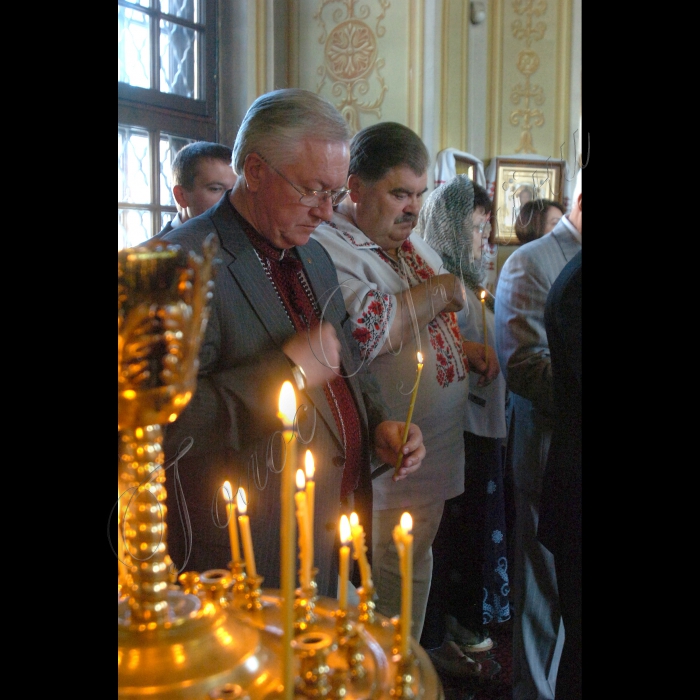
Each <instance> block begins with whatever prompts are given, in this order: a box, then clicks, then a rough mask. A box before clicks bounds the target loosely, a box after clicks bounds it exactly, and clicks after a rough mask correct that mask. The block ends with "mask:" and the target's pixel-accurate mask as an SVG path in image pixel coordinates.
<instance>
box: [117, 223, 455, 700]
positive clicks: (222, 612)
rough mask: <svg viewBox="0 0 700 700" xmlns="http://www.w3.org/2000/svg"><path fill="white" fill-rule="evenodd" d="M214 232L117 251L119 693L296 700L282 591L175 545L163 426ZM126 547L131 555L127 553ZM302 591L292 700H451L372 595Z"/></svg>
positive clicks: (198, 319) (191, 350)
mask: <svg viewBox="0 0 700 700" xmlns="http://www.w3.org/2000/svg"><path fill="white" fill-rule="evenodd" d="M216 240H217V239H216V238H215V237H214V236H211V237H210V238H209V239H208V240H207V242H206V243H205V245H204V247H203V250H202V254H201V255H195V254H194V253H190V252H185V251H182V250H181V249H180V248H179V247H178V246H172V245H167V244H164V243H162V242H160V241H156V240H153V241H151V242H149V243H148V244H147V245H144V246H140V247H138V248H134V249H128V250H125V251H120V252H119V375H118V379H119V426H118V427H119V460H118V466H119V470H118V473H119V476H118V486H119V502H118V508H117V511H118V525H119V528H120V537H121V533H122V532H123V548H122V546H121V544H120V551H119V559H120V562H121V564H120V566H119V573H118V589H119V597H118V659H119V664H118V697H119V698H120V700H131V699H132V698H137V697H146V696H147V697H149V699H150V700H287V698H289V697H290V693H289V689H285V688H284V687H283V685H282V682H281V680H280V679H281V678H282V675H283V669H282V640H283V638H284V634H283V631H284V630H283V627H282V618H283V611H282V597H281V596H280V591H279V590H269V589H264V588H262V583H263V578H262V577H261V576H248V575H246V571H245V564H244V562H237V563H236V565H235V566H234V565H233V564H229V567H228V568H227V569H211V570H209V571H204V572H195V571H186V572H183V573H181V574H179V575H178V574H177V571H176V570H175V568H174V566H173V563H172V561H171V560H170V557H169V555H168V551H167V534H168V533H167V526H166V522H165V514H166V512H167V506H166V491H165V477H164V473H163V462H164V458H163V451H162V443H163V428H162V426H164V425H166V424H167V423H169V422H171V421H173V420H175V418H176V417H177V416H178V415H179V414H180V412H181V411H182V410H183V408H184V407H185V406H186V405H187V403H188V402H189V400H190V398H191V396H192V393H193V392H194V390H195V380H196V375H197V368H198V361H197V357H198V349H199V344H200V342H201V340H202V338H203V335H204V330H205V327H206V322H207V318H208V303H209V300H210V298H211V293H212V291H211V290H212V285H213V261H214V258H215V255H216V253H217V250H218V246H217V243H216ZM122 549H123V551H122ZM315 575H316V570H314V572H313V581H312V585H310V586H308V587H306V588H304V589H298V591H297V599H296V605H295V635H294V638H293V640H292V645H293V650H294V671H295V674H294V675H295V679H296V681H295V684H294V689H293V692H292V695H293V697H294V700H304V699H305V698H328V699H329V700H385V698H388V697H390V696H395V697H404V698H412V699H413V698H421V699H423V700H444V694H443V692H442V686H441V684H440V681H439V679H438V676H437V674H436V673H435V669H434V668H433V667H432V665H431V663H430V660H429V659H428V657H427V655H426V654H425V652H424V651H423V650H422V649H421V648H420V646H419V645H418V644H417V643H415V641H413V640H412V645H413V646H412V654H411V655H410V658H409V659H406V660H403V659H401V658H400V657H399V656H397V655H396V654H395V653H394V652H393V650H394V647H395V644H396V639H395V635H396V629H395V627H394V625H393V623H392V622H391V621H390V620H387V619H386V618H384V617H383V616H381V615H379V614H377V613H376V612H375V609H374V602H373V597H374V590H372V588H371V587H369V588H368V589H367V590H362V589H360V590H359V594H360V603H359V605H358V606H357V607H352V608H350V609H348V610H347V611H343V612H342V613H341V612H340V611H338V601H337V600H335V599H331V598H326V597H324V596H319V595H318V590H317V587H316V583H315Z"/></svg>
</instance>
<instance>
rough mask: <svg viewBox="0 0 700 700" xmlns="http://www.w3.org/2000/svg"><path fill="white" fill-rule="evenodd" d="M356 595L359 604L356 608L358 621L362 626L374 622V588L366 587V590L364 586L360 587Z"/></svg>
mask: <svg viewBox="0 0 700 700" xmlns="http://www.w3.org/2000/svg"><path fill="white" fill-rule="evenodd" d="M357 595H358V596H359V598H360V604H359V606H358V610H359V618H358V619H359V621H360V622H362V623H363V624H364V623H372V622H374V615H375V613H374V608H375V605H374V587H373V586H367V588H365V587H364V586H360V587H359V588H358V589H357Z"/></svg>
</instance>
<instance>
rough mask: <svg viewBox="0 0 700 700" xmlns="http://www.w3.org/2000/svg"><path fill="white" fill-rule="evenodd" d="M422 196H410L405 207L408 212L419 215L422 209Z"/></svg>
mask: <svg viewBox="0 0 700 700" xmlns="http://www.w3.org/2000/svg"><path fill="white" fill-rule="evenodd" d="M421 203H422V201H421V198H420V197H409V199H408V202H406V206H405V207H404V209H403V210H404V211H405V212H406V213H409V212H410V213H411V214H414V215H416V216H418V212H419V211H420V207H421Z"/></svg>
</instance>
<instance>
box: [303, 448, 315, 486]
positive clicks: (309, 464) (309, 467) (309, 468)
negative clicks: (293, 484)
mask: <svg viewBox="0 0 700 700" xmlns="http://www.w3.org/2000/svg"><path fill="white" fill-rule="evenodd" d="M305 467H306V478H307V479H309V480H311V479H313V478H314V456H313V455H312V454H311V450H306V462H305Z"/></svg>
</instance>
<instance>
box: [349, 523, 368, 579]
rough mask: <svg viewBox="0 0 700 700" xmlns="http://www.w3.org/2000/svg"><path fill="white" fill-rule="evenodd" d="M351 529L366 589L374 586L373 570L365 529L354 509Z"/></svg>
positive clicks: (361, 576)
mask: <svg viewBox="0 0 700 700" xmlns="http://www.w3.org/2000/svg"><path fill="white" fill-rule="evenodd" d="M350 530H351V532H352V545H353V549H354V551H355V559H356V560H357V561H358V563H359V564H360V578H361V579H362V587H363V588H364V589H365V591H367V590H369V589H370V588H372V586H373V583H372V572H371V570H370V568H369V562H368V561H367V546H366V545H365V531H364V529H363V528H362V525H360V519H359V517H358V516H357V513H355V512H354V511H353V512H352V513H350Z"/></svg>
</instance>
